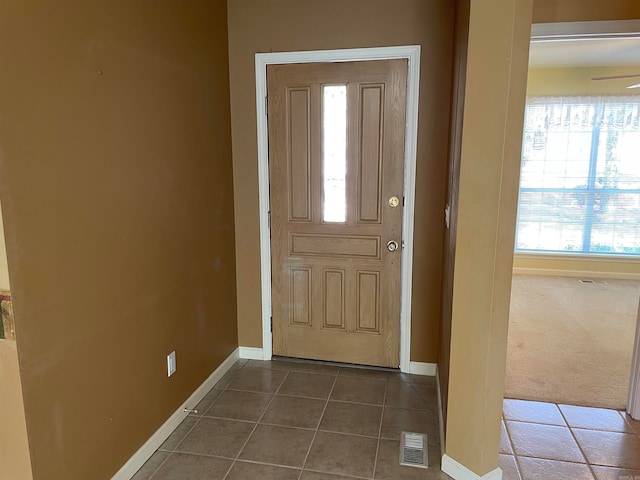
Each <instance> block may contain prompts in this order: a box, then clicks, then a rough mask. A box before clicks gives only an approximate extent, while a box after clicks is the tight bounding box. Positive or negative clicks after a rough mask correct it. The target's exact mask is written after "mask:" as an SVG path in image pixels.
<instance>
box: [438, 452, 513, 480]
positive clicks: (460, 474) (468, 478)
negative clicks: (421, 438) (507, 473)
mask: <svg viewBox="0 0 640 480" xmlns="http://www.w3.org/2000/svg"><path fill="white" fill-rule="evenodd" d="M441 470H442V471H443V472H444V473H446V474H447V475H449V476H450V477H452V478H453V479H454V480H502V469H500V467H498V468H496V469H495V470H491V471H490V472H489V473H485V474H484V475H482V476H480V475H478V474H477V473H473V472H472V471H471V470H469V469H468V468H467V467H465V466H464V465H462V464H461V463H459V462H457V461H455V460H454V459H453V458H451V457H450V456H449V455H446V454H445V455H443V456H442V468H441Z"/></svg>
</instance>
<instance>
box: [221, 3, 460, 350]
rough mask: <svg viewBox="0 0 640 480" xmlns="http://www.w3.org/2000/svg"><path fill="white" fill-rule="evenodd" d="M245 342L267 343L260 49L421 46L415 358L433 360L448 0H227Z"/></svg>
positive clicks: (448, 77)
mask: <svg viewBox="0 0 640 480" xmlns="http://www.w3.org/2000/svg"><path fill="white" fill-rule="evenodd" d="M228 5H229V51H230V70H231V111H232V125H233V163H234V189H235V206H236V213H235V218H236V251H237V263H236V265H237V272H238V277H237V282H238V283H237V290H238V328H239V342H240V344H241V345H243V346H251V347H260V346H261V345H262V329H261V299H260V296H259V294H258V293H259V292H260V244H259V217H258V171H257V146H256V111H255V72H254V56H255V54H256V53H258V52H280V51H296V50H322V49H334V48H356V47H377V46H392V45H413V44H420V45H422V58H421V82H420V106H419V127H418V128H419V130H418V159H417V179H416V185H417V191H416V217H415V238H414V240H415V245H416V248H415V251H414V273H413V282H414V285H413V304H412V309H413V312H412V313H413V321H412V344H411V357H412V360H414V361H423V362H436V361H437V356H438V319H439V312H440V282H441V279H440V275H441V263H442V260H441V258H442V236H443V210H444V200H445V186H446V175H447V172H446V166H447V137H448V131H449V102H450V96H449V94H450V88H451V87H450V82H451V55H452V40H453V39H452V34H453V31H452V30H453V8H452V7H453V3H452V2H449V1H448V0H432V1H429V2H425V1H423V0H400V1H392V0H373V1H372V0H351V1H349V2H344V1H341V0H328V1H322V2H310V1H305V2H300V1H297V0H295V1H294V0H273V1H269V2H265V1H264V0H229V3H228Z"/></svg>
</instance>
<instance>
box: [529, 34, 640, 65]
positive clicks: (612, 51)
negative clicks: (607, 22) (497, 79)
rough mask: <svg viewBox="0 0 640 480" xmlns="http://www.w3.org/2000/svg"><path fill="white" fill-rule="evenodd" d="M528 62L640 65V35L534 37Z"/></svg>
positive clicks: (536, 63) (543, 63)
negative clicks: (573, 37)
mask: <svg viewBox="0 0 640 480" xmlns="http://www.w3.org/2000/svg"><path fill="white" fill-rule="evenodd" d="M529 66H530V67H531V68H559V67H592V66H603V67H604V66H638V67H640V38H604V39H602V38H596V39H579V40H555V41H532V42H531V50H530V54H529ZM639 73H640V70H639Z"/></svg>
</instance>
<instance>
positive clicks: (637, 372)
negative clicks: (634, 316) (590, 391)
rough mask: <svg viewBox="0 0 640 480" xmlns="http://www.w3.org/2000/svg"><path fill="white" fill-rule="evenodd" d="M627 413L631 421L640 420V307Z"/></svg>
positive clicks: (639, 308) (639, 307) (639, 309)
mask: <svg viewBox="0 0 640 480" xmlns="http://www.w3.org/2000/svg"><path fill="white" fill-rule="evenodd" d="M627 413H629V415H631V417H632V418H633V419H635V420H640V306H638V322H637V323H636V342H635V346H634V348H633V366H632V368H631V385H630V387H629V403H628V404H627Z"/></svg>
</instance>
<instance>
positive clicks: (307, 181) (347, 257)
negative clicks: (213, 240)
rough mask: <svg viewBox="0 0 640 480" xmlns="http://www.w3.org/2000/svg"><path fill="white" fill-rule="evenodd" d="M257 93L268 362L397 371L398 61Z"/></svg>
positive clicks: (403, 78) (294, 76) (401, 103)
mask: <svg viewBox="0 0 640 480" xmlns="http://www.w3.org/2000/svg"><path fill="white" fill-rule="evenodd" d="M267 85H268V122H269V176H270V199H271V206H270V209H271V217H270V218H271V259H272V297H273V298H272V304H273V312H272V315H273V318H272V325H273V353H274V354H275V355H283V356H290V357H300V358H310V359H318V360H332V361H339V362H349V363H358V364H366V365H378V366H385V367H398V365H399V336H400V335H399V334H400V267H401V265H400V258H401V252H400V249H401V248H402V238H401V233H402V208H403V177H404V140H405V116H406V115H405V110H406V89H407V61H406V60H381V61H378V60H376V61H366V62H365V61H363V62H345V63H307V64H290V65H269V66H268V68H267Z"/></svg>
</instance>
